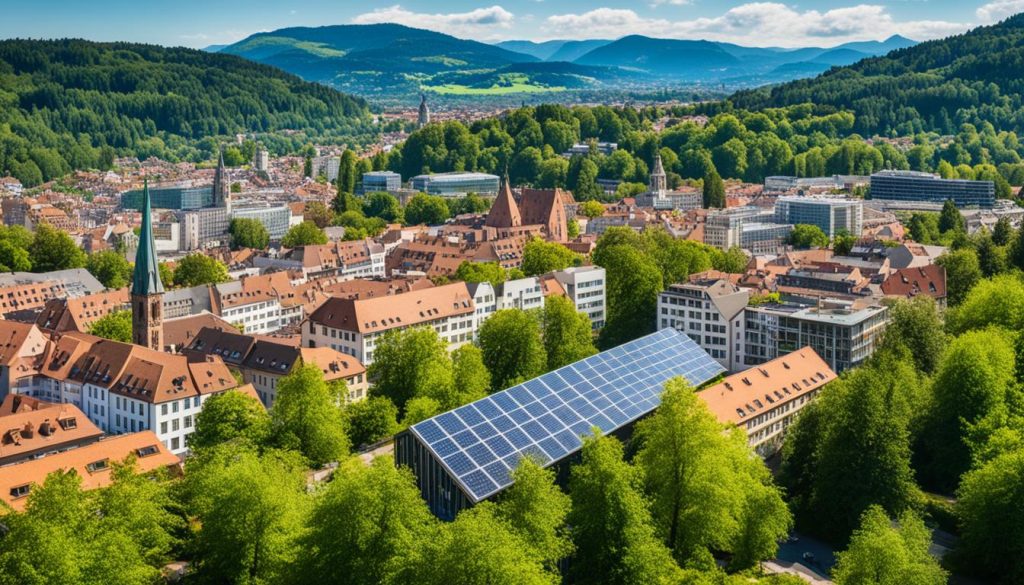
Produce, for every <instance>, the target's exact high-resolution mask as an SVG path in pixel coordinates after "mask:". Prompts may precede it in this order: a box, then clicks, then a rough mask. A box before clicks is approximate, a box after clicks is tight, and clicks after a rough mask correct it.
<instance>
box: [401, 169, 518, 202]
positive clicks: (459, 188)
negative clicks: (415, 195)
mask: <svg viewBox="0 0 1024 585" xmlns="http://www.w3.org/2000/svg"><path fill="white" fill-rule="evenodd" d="M498 182H499V181H498V176H497V175H488V174H487V173H437V174H433V175H417V176H415V177H413V178H412V179H410V180H409V185H410V186H411V187H412V188H413V189H414V190H416V191H422V192H423V193H429V194H430V195H441V196H444V197H461V196H463V195H465V194H466V193H476V194H477V195H487V196H495V195H497V194H498Z"/></svg>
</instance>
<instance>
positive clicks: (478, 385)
mask: <svg viewBox="0 0 1024 585" xmlns="http://www.w3.org/2000/svg"><path fill="white" fill-rule="evenodd" d="M452 378H453V380H454V382H455V388H457V389H458V393H457V398H456V399H455V402H454V403H453V404H454V405H455V406H461V405H463V404H466V403H467V402H472V401H474V400H479V399H481V398H483V397H485V396H487V392H488V390H490V388H491V373H490V372H489V371H488V370H487V366H485V365H484V354H483V351H481V350H480V348H479V347H476V346H475V345H470V344H466V345H463V346H462V347H459V348H457V349H456V350H455V351H453V352H452ZM453 407H454V406H453Z"/></svg>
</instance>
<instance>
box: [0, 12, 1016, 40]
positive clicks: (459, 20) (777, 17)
mask: <svg viewBox="0 0 1024 585" xmlns="http://www.w3.org/2000/svg"><path fill="white" fill-rule="evenodd" d="M1021 11H1024V0H875V1H871V0H868V1H867V2H864V3H858V2H856V0H853V1H850V0H820V1H812V0H806V1H803V2H772V1H764V2H749V1H742V0H635V1H628V0H626V1H623V0H489V1H488V0H484V1H482V2H480V1H477V2H473V1H469V0H449V1H445V2H438V1H433V2H428V1H423V0H405V1H400V2H396V0H390V1H388V0H384V1H377V0H362V1H357V2H356V1H352V0H303V1H301V2H298V1H292V0H269V1H268V0H226V1H225V0H216V1H213V0H175V1H167V0H143V1H139V0H132V1H130V2H129V1H125V0H102V1H99V2H88V1H83V0H35V1H33V0H3V1H2V2H0V38H10V37H22V38H24V37H32V38H54V37H68V36H73V37H83V38H87V39H94V40H126V41H139V42H150V43H158V44H163V45H185V46H190V47H204V46H207V45H210V44H215V43H218V44H219V43H230V42H234V41H238V40H240V39H242V38H245V37H246V36H248V35H250V34H252V33H255V32H260V31H268V30H273V29H276V28H281V27H286V26H322V25H328V24H345V23H370V22H399V23H402V24H407V25H410V26H418V27H421V28H429V29H433V30H439V31H442V32H447V33H450V34H454V35H456V36H461V37H466V38H474V39H478V40H483V41H496V40H503V39H531V40H546V39H559V38H577V39H578V38H617V37H620V36H624V35H627V34H646V35H649V36H658V37H670V38H687V39H710V40H721V41H729V42H736V43H740V44H744V45H748V46H769V45H772V46H787V47H794V46H809V45H815V46H830V45H837V44H840V43H843V42H847V41H851V40H868V39H882V38H885V37H888V36H889V35H892V34H897V33H898V34H902V35H904V36H907V37H910V38H913V39H916V40H925V39H929V38H937V37H942V36H947V35H950V34H954V33H957V32H961V31H963V30H966V29H967V28H970V27H972V26H976V25H978V24H987V23H991V22H994V21H997V20H1000V19H1002V18H1004V17H1005V16H1008V15H1010V14H1014V13H1016V12H1021Z"/></svg>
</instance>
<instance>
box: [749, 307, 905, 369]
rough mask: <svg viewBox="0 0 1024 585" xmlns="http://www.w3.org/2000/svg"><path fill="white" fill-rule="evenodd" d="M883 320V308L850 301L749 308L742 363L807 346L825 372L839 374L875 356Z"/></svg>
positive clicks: (761, 360) (755, 362)
mask: <svg viewBox="0 0 1024 585" xmlns="http://www.w3.org/2000/svg"><path fill="white" fill-rule="evenodd" d="M888 318H889V311H888V309H887V308H886V307H884V306H882V305H870V306H856V305H855V304H854V303H849V302H834V301H824V300H823V301H822V302H821V303H819V305H818V306H807V305H800V304H788V303H787V304H765V305H760V306H750V307H747V308H746V309H745V310H744V314H743V320H742V327H743V329H742V330H741V338H742V343H743V362H742V363H743V364H744V365H746V366H753V365H758V364H763V363H764V362H767V361H771V360H773V359H775V358H777V357H779V356H783V355H786V354H789V353H792V352H794V351H796V350H797V349H799V348H801V347H805V346H811V347H812V348H814V351H815V352H817V354H818V355H819V356H821V358H822V359H824V360H825V362H826V363H827V364H828V365H829V367H830V368H832V369H833V370H835V371H836V372H840V373H842V372H843V371H845V370H848V369H850V368H852V367H854V366H858V365H860V364H861V363H863V362H864V360H866V359H868V357H870V356H871V354H872V353H874V351H875V347H876V346H877V344H878V343H879V342H880V341H881V336H882V332H883V331H884V330H885V325H886V323H887V322H888Z"/></svg>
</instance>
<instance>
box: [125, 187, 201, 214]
mask: <svg viewBox="0 0 1024 585" xmlns="http://www.w3.org/2000/svg"><path fill="white" fill-rule="evenodd" d="M149 197H150V204H151V205H152V207H153V209H173V210H175V211H186V210H190V209H202V208H204V207H210V206H212V205H213V186H212V185H204V186H202V187H192V186H183V185H174V186H163V187H150V188H149ZM121 207H122V208H124V209H134V210H136V211H142V189H136V190H134V191H126V192H125V193H123V194H122V195H121Z"/></svg>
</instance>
